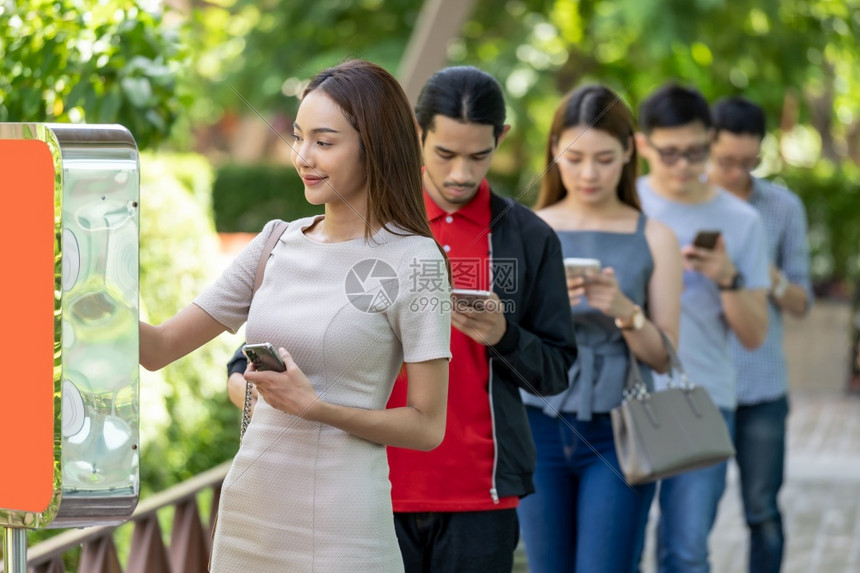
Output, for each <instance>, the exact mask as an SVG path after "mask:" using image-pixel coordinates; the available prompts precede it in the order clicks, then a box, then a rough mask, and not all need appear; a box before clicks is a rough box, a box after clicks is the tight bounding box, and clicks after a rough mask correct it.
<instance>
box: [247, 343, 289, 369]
mask: <svg viewBox="0 0 860 573" xmlns="http://www.w3.org/2000/svg"><path fill="white" fill-rule="evenodd" d="M242 352H243V353H244V354H245V356H246V357H247V358H248V360H250V361H251V362H252V363H253V364H254V367H255V368H256V369H257V370H274V371H275V372H284V371H286V369H287V365H286V364H284V361H283V360H281V356H280V355H279V354H278V351H277V350H275V347H274V346H272V345H271V344H270V343H268V342H263V343H260V344H246V345H245V346H243V347H242Z"/></svg>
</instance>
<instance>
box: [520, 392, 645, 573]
mask: <svg viewBox="0 0 860 573" xmlns="http://www.w3.org/2000/svg"><path fill="white" fill-rule="evenodd" d="M526 410H527V413H528V417H529V423H530V425H531V430H532V435H533V436H534V440H535V444H536V446H537V467H536V470H535V475H534V480H535V488H536V490H537V491H536V493H534V494H532V495H529V496H527V497H525V498H523V499H522V500H521V502H520V506H519V509H518V513H519V517H520V526H521V527H522V532H523V541H524V543H525V549H526V557H527V558H528V563H529V571H530V572H531V573H554V572H564V573H570V572H572V571H576V573H598V572H599V573H631V572H635V571H638V570H639V560H640V558H641V555H642V547H643V545H644V542H645V526H646V524H647V521H648V509H649V508H650V506H651V501H652V499H653V498H654V490H655V489H656V486H655V485H654V484H647V485H643V486H635V487H634V486H629V485H627V483H626V482H625V481H624V477H623V474H622V473H621V469H620V468H619V467H618V458H617V456H616V454H615V443H614V441H613V438H612V423H611V422H610V419H609V415H608V414H594V416H593V419H592V420H591V421H590V422H580V421H577V419H576V415H575V414H562V415H561V417H559V418H551V417H549V416H547V415H545V414H544V413H543V412H542V411H541V410H540V409H539V408H534V407H528V406H527V407H526ZM574 430H576V431H575V432H574ZM592 448H594V449H592ZM595 450H596V452H595Z"/></svg>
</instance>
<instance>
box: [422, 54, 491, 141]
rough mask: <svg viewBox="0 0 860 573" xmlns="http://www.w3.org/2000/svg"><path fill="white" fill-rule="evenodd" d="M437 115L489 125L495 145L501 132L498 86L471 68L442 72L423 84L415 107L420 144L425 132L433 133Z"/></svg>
mask: <svg viewBox="0 0 860 573" xmlns="http://www.w3.org/2000/svg"><path fill="white" fill-rule="evenodd" d="M437 115H444V116H445V117H450V118H451V119H454V120H457V121H460V122H463V123H480V124H483V125H492V126H493V137H494V138H495V139H496V142H497V143H498V141H499V136H500V135H501V134H502V131H503V130H504V128H505V96H504V93H503V92H502V86H500V85H499V82H498V81H496V78H494V77H493V76H491V75H490V74H488V73H487V72H485V71H482V70H479V69H478V68H475V67H472V66H453V67H450V68H443V69H441V70H439V71H438V72H436V73H435V74H433V75H432V76H431V77H430V79H429V80H427V83H426V84H424V87H423V88H421V94H420V95H419V96H418V103H417V104H416V105H415V117H416V118H417V119H418V125H419V126H420V127H421V131H422V132H423V133H422V135H421V141H422V143H423V141H424V139H425V138H426V137H427V132H428V131H433V129H434V127H435V126H434V124H433V119H434V118H435V117H436V116H437Z"/></svg>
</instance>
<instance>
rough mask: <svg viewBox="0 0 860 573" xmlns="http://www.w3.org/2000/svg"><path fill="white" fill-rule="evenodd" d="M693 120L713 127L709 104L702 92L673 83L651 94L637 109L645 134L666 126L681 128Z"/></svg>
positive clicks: (640, 124)
mask: <svg viewBox="0 0 860 573" xmlns="http://www.w3.org/2000/svg"><path fill="white" fill-rule="evenodd" d="M695 121H698V122H700V123H701V124H702V125H704V126H705V128H710V127H711V126H712V125H713V122H712V120H711V110H710V108H708V101H707V100H706V99H705V96H703V95H702V93H701V92H700V91H699V90H697V89H695V88H690V87H684V86H681V85H679V84H677V83H675V82H670V83H667V84H664V85H663V86H661V87H660V88H658V89H657V90H656V91H654V92H652V93H651V95H649V96H648V97H647V98H645V101H643V102H642V103H641V104H640V106H639V128H640V129H641V130H642V131H643V132H644V133H646V134H648V133H651V132H652V131H654V130H655V129H660V128H665V127H681V126H682V125H687V124H690V123H693V122H695Z"/></svg>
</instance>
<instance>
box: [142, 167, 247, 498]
mask: <svg viewBox="0 0 860 573" xmlns="http://www.w3.org/2000/svg"><path fill="white" fill-rule="evenodd" d="M177 166H179V173H180V175H179V176H177V175H176V174H175V173H174V170H173V169H174V168H176V167H177ZM183 173H184V175H183ZM189 174H190V175H189ZM211 180H212V175H211V171H210V169H209V167H208V163H207V162H206V161H205V160H203V159H202V158H199V157H194V156H188V155H183V156H180V157H169V156H163V155H158V156H151V155H144V156H143V157H142V158H141V192H140V195H141V199H140V204H141V217H140V220H141V231H140V298H141V310H142V312H141V314H142V316H143V317H144V318H145V319H147V320H149V321H151V322H153V323H156V324H158V323H161V322H163V321H164V320H166V319H167V318H169V317H171V316H172V315H174V314H175V313H176V312H178V311H179V310H181V309H182V308H184V307H185V306H187V305H188V304H190V303H191V301H192V300H193V299H194V297H195V296H196V295H197V294H199V293H200V292H201V291H202V290H203V289H204V288H205V287H206V286H207V285H208V284H210V283H211V282H212V281H213V280H214V278H215V275H214V274H213V273H214V272H215V271H216V270H217V269H219V268H220V263H221V259H220V257H221V255H220V251H219V244H218V237H217V235H216V233H215V229H214V227H213V224H212V220H211V218H210V216H209V213H208V212H206V210H205V208H204V207H203V205H205V203H206V202H205V201H204V200H201V197H202V196H203V195H204V190H203V188H204V185H205V182H206V181H211ZM239 342H240V339H239V338H238V337H235V336H232V335H222V336H221V337H219V338H217V339H216V340H214V341H212V342H210V343H209V344H207V345H205V346H204V347H203V348H200V349H199V350H197V351H195V352H193V353H191V354H190V355H188V356H187V357H185V358H183V359H181V360H178V361H176V362H175V363H173V364H171V365H170V366H167V367H165V368H164V369H162V370H160V371H159V372H154V373H152V372H146V371H144V370H141V444H142V458H141V490H142V492H143V494H144V495H146V494H148V493H150V492H153V491H160V490H163V489H165V488H166V487H168V486H170V485H172V484H174V483H177V482H179V481H182V480H184V479H188V478H189V477H191V476H193V475H195V474H198V473H200V472H202V471H205V470H207V469H209V468H211V467H213V466H215V465H217V464H219V463H221V462H222V461H224V460H226V459H229V458H230V457H231V456H232V455H233V454H234V453H235V451H236V448H237V446H238V436H239V434H238V432H239V429H238V419H239V414H238V412H237V411H236V409H235V408H234V407H233V406H232V405H231V404H230V402H229V399H228V397H227V392H226V370H225V364H226V361H227V360H228V359H229V357H230V356H231V355H232V352H233V349H234V348H235V346H236V345H237V344H238V343H239Z"/></svg>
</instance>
